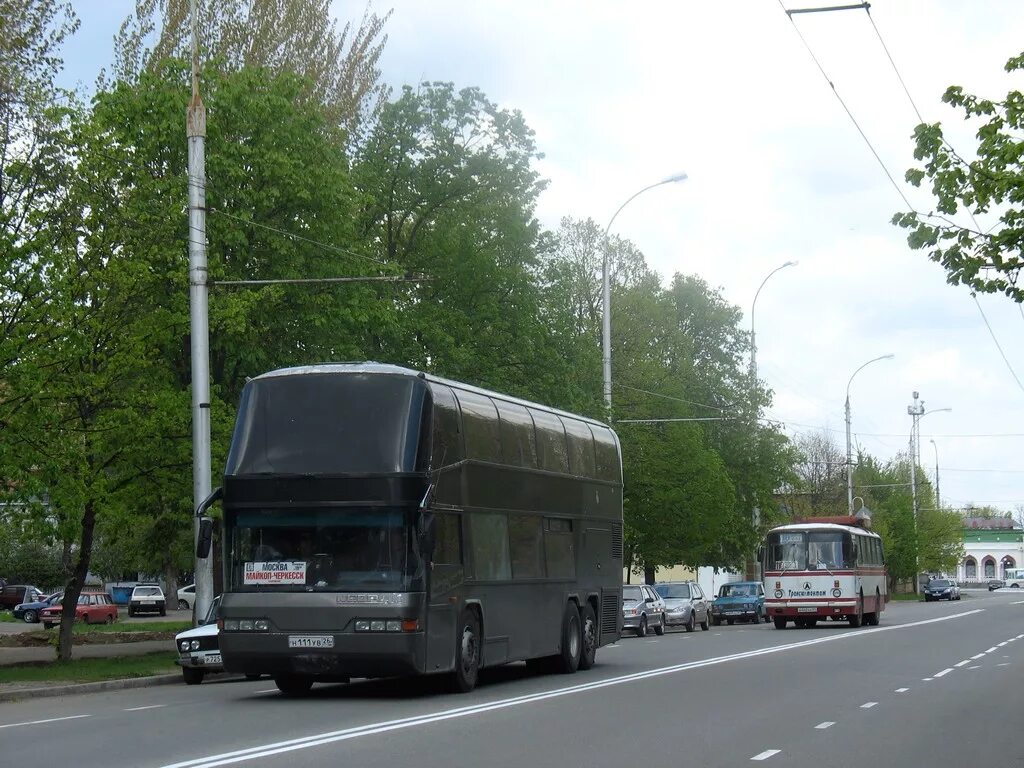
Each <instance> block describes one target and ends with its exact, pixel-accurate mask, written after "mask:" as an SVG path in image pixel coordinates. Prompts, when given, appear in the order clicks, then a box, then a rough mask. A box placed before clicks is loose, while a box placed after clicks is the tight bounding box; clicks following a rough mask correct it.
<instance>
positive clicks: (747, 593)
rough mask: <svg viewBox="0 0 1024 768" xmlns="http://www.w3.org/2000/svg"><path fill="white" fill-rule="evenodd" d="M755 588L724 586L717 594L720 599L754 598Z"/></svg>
mask: <svg viewBox="0 0 1024 768" xmlns="http://www.w3.org/2000/svg"><path fill="white" fill-rule="evenodd" d="M755 595H757V587H756V586H754V585H753V584H726V585H724V586H723V587H722V589H721V592H720V593H719V596H720V597H754V596H755Z"/></svg>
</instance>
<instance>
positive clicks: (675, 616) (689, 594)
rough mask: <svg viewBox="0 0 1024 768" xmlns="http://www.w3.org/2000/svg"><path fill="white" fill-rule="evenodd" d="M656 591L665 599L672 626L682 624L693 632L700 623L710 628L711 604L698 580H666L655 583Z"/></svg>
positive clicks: (669, 623)
mask: <svg viewBox="0 0 1024 768" xmlns="http://www.w3.org/2000/svg"><path fill="white" fill-rule="evenodd" d="M654 591H655V592H657V593H658V596H659V597H661V599H662V600H664V601H665V616H666V620H667V621H668V625H669V626H670V627H671V626H677V625H682V626H683V627H685V628H686V631H687V632H693V630H694V629H695V628H696V626H697V624H698V623H699V624H700V628H701V629H703V630H705V631H706V630H707V629H708V626H709V625H710V623H711V606H710V605H709V604H708V601H707V598H705V597H704V590H702V589H701V588H700V584H698V583H697V582H696V581H666V582H664V583H662V584H655V585H654Z"/></svg>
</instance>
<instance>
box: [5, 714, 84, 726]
mask: <svg viewBox="0 0 1024 768" xmlns="http://www.w3.org/2000/svg"><path fill="white" fill-rule="evenodd" d="M81 717H92V715H68V716H67V717H49V718H47V719H46V720H29V721H27V722H24V723H6V724H4V725H0V728H14V727H15V726H17V725H40V724H42V723H57V722H60V721H61V720H78V719H79V718H81Z"/></svg>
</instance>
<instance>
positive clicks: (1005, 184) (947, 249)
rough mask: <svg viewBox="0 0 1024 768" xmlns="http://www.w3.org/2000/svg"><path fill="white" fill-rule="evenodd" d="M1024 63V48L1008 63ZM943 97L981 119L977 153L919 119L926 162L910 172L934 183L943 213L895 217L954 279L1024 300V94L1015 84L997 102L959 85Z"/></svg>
mask: <svg viewBox="0 0 1024 768" xmlns="http://www.w3.org/2000/svg"><path fill="white" fill-rule="evenodd" d="M1022 69H1024V54H1021V55H1019V56H1014V57H1013V58H1011V59H1010V60H1009V61H1007V62H1006V71H1007V72H1011V73H1012V72H1019V71H1021V70H1022ZM942 100H943V101H944V102H945V103H947V104H949V105H951V106H953V107H955V108H957V109H959V110H961V111H962V112H963V115H964V118H965V119H966V120H973V119H978V120H980V121H981V125H980V127H979V128H978V131H977V139H978V145H977V148H976V155H977V156H976V159H974V160H968V159H966V158H965V157H964V156H963V155H961V154H960V153H958V152H957V151H956V150H954V149H953V147H952V146H951V145H950V144H949V142H948V141H946V138H945V136H944V134H943V131H942V126H941V124H939V123H930V124H929V123H922V124H921V125H918V126H917V128H916V129H915V130H914V140H915V143H916V147H915V150H914V157H915V159H917V160H919V161H923V162H924V167H923V168H912V169H910V170H909V171H907V174H906V178H907V181H909V182H910V183H911V184H913V185H914V186H921V184H922V183H923V182H924V181H925V180H926V179H927V180H928V181H929V182H930V184H931V191H932V194H933V195H934V196H935V201H936V210H937V211H938V213H937V214H933V215H927V216H925V215H923V214H920V213H917V212H905V213H898V214H896V215H895V216H894V217H893V223H895V224H897V225H898V226H901V227H903V228H905V229H908V230H910V234H909V235H908V238H907V241H908V243H909V244H910V247H911V248H914V249H919V250H926V251H927V252H928V256H929V258H930V259H932V260H933V261H936V262H938V263H939V264H941V265H942V266H943V267H944V268H945V270H946V272H947V279H948V281H949V282H950V283H952V284H953V285H960V284H965V285H968V286H970V287H971V288H972V289H973V290H975V291H981V292H985V293H996V292H999V293H1004V294H1005V295H1007V296H1009V297H1010V298H1012V299H1013V300H1014V301H1017V302H1021V301H1024V286H1022V285H1019V284H1018V281H1019V277H1020V270H1021V267H1022V266H1024V254H1022V249H1024V208H1022V203H1024V165H1022V157H1024V140H1022V139H1021V137H1020V131H1021V130H1022V129H1024V94H1022V93H1021V92H1020V91H1018V90H1011V91H1009V92H1008V93H1007V94H1006V97H1005V98H1003V99H1002V100H992V99H987V98H983V97H979V96H974V95H971V94H968V93H966V92H964V90H963V88H961V87H960V86H951V87H950V88H948V89H947V90H946V92H945V94H943V97H942ZM961 210H964V211H967V212H968V213H970V214H977V215H979V216H980V215H984V214H989V215H998V223H997V224H996V225H995V226H993V227H984V228H981V227H979V226H978V225H975V226H974V227H968V226H965V225H963V224H958V223H956V222H954V221H953V220H952V218H951V217H953V216H955V215H956V214H957V213H959V212H960V211H961ZM972 221H973V218H972Z"/></svg>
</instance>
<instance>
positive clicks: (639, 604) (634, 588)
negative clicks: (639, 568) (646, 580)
mask: <svg viewBox="0 0 1024 768" xmlns="http://www.w3.org/2000/svg"><path fill="white" fill-rule="evenodd" d="M622 628H623V630H626V629H631V630H633V631H634V632H636V635H637V637H644V636H646V635H647V630H648V628H652V629H654V634H656V635H664V634H665V603H664V601H662V599H661V598H660V597H659V596H658V593H657V592H655V591H654V590H653V589H651V588H650V587H649V586H647V585H646V584H639V585H630V584H627V585H625V586H624V587H623V588H622Z"/></svg>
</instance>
